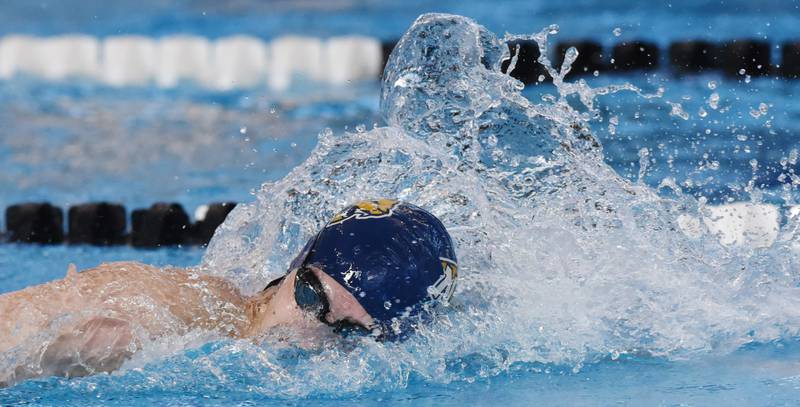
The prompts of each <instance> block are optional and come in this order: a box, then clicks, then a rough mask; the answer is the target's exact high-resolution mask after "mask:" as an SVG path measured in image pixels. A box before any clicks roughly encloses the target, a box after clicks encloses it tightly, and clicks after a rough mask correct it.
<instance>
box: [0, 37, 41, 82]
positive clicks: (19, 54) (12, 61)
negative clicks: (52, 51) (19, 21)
mask: <svg viewBox="0 0 800 407" xmlns="http://www.w3.org/2000/svg"><path fill="white" fill-rule="evenodd" d="M40 42H41V40H40V39H39V38H36V37H31V36H27V35H10V36H7V37H5V38H3V40H2V42H0V78H5V79H7V78H10V77H12V76H14V75H16V74H20V73H28V74H34V75H38V74H39V70H40V69H41V67H42V65H44V64H46V63H47V61H44V60H42V55H41V53H40V52H39V50H40V46H39V45H40Z"/></svg>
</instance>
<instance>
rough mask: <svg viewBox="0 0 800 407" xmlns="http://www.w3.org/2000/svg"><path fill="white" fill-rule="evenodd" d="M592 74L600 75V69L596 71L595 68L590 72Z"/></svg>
mask: <svg viewBox="0 0 800 407" xmlns="http://www.w3.org/2000/svg"><path fill="white" fill-rule="evenodd" d="M592 75H594V76H600V71H597V70H595V71H594V72H592Z"/></svg>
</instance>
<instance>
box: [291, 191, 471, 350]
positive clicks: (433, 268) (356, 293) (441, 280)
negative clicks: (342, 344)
mask: <svg viewBox="0 0 800 407" xmlns="http://www.w3.org/2000/svg"><path fill="white" fill-rule="evenodd" d="M290 270H297V276H298V277H302V278H297V279H296V284H295V285H296V287H295V298H296V302H297V303H298V305H299V306H301V307H304V303H305V304H306V305H307V306H308V307H311V306H313V305H314V304H319V303H320V301H318V299H317V298H316V297H317V295H316V294H317V293H318V292H321V291H318V290H319V288H318V287H317V288H316V289H315V288H314V285H315V284H317V283H318V282H319V281H314V280H317V279H316V278H314V273H311V272H310V271H311V270H316V271H321V272H323V273H325V275H326V277H327V276H329V277H330V278H331V279H332V280H334V281H335V282H336V283H338V284H339V285H341V287H343V288H344V289H345V290H347V291H348V292H349V293H350V294H351V295H352V296H353V298H355V299H356V301H358V303H359V304H360V305H361V306H362V307H363V309H364V310H365V311H366V312H367V313H368V314H369V316H370V317H371V319H372V321H374V325H373V326H370V327H367V328H369V329H370V331H372V332H373V334H374V335H376V336H378V337H379V338H380V339H383V340H393V339H401V338H404V337H405V336H407V335H408V334H409V333H411V332H413V330H414V328H415V327H416V325H417V324H418V323H420V322H421V321H423V320H425V319H426V318H427V317H428V316H429V311H430V309H431V307H432V306H433V305H435V304H436V303H441V302H447V301H449V300H450V297H451V296H452V295H453V290H454V289H455V280H456V277H457V270H458V266H457V263H456V254H455V251H454V250H453V243H452V241H451V239H450V235H449V234H448V233H447V230H446V229H445V228H444V225H442V223H441V222H440V221H439V219H437V218H436V217H435V216H433V215H431V214H430V213H429V212H427V211H425V210H423V209H421V208H419V207H417V206H414V205H410V204H407V203H404V202H398V201H394V200H388V199H382V200H377V201H361V202H358V203H356V204H355V205H352V206H349V207H347V208H345V209H344V210H342V211H341V212H339V213H338V214H337V215H336V216H334V217H333V219H331V221H330V222H328V223H327V224H326V225H325V226H324V227H323V228H322V230H320V231H319V233H317V235H316V236H314V237H313V238H311V240H310V241H309V242H308V243H307V244H306V246H305V248H304V249H303V251H302V252H301V253H300V255H299V256H298V257H297V258H296V259H295V260H294V261H293V262H292V266H291V269H290ZM322 297H323V298H321V299H320V300H321V301H327V298H324V295H323V296H322ZM323 305H324V304H323ZM317 311H318V312H320V313H321V314H322V315H318V317H319V318H320V319H321V320H323V322H326V323H329V324H331V325H334V326H335V327H337V328H339V329H341V328H342V327H344V328H345V329H348V328H352V326H351V325H352V324H347V323H344V324H342V323H341V322H343V321H336V322H334V323H331V321H325V319H324V313H325V309H324V307H322V306H319V307H318V308H317Z"/></svg>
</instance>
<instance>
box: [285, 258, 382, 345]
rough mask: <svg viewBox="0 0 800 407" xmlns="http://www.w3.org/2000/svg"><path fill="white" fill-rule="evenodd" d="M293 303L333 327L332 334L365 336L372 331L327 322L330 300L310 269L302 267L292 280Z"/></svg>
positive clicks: (348, 323)
mask: <svg viewBox="0 0 800 407" xmlns="http://www.w3.org/2000/svg"><path fill="white" fill-rule="evenodd" d="M294 301H295V302H296V303H297V306H299V307H300V309H302V310H303V311H305V312H308V313H310V314H312V315H314V316H315V317H316V318H317V319H318V320H320V321H321V322H322V323H323V324H325V325H328V326H330V327H333V332H335V333H337V334H340V335H343V336H350V335H360V336H367V335H371V334H372V333H373V330H371V329H369V328H367V327H365V326H363V325H361V324H359V323H354V322H351V321H348V320H344V319H343V320H339V321H335V322H328V320H327V319H326V318H325V317H326V316H327V315H328V312H330V310H331V307H330V300H329V299H328V296H327V295H326V294H325V289H324V288H323V287H322V283H321V282H320V281H319V278H317V275H316V274H315V273H314V271H313V270H311V268H309V267H308V266H303V267H302V268H300V269H298V270H297V274H296V275H295V279H294Z"/></svg>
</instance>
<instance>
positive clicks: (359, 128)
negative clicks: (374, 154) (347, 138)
mask: <svg viewBox="0 0 800 407" xmlns="http://www.w3.org/2000/svg"><path fill="white" fill-rule="evenodd" d="M356 131H357V132H359V133H363V132H365V131H367V126H366V125H363V124H359V125H357V126H356Z"/></svg>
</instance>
